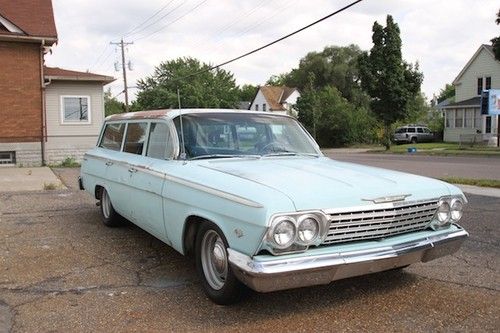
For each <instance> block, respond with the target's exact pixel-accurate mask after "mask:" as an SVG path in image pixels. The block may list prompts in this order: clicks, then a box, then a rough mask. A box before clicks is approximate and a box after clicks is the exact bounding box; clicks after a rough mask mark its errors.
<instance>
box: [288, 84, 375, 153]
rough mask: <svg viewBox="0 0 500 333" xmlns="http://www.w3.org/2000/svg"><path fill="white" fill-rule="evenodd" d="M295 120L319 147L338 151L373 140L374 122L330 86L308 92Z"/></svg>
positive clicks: (363, 111) (362, 110) (304, 94)
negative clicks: (347, 146)
mask: <svg viewBox="0 0 500 333" xmlns="http://www.w3.org/2000/svg"><path fill="white" fill-rule="evenodd" d="M296 108H297V110H298V112H299V116H298V119H299V121H300V122H301V123H302V124H304V126H305V127H306V128H307V129H308V131H309V132H311V133H313V135H314V136H315V137H316V140H317V142H318V143H319V145H320V146H322V147H338V146H344V145H347V144H352V143H358V142H369V141H371V140H372V139H373V137H374V135H373V128H374V120H373V118H372V117H371V116H370V113H369V112H368V110H367V109H364V108H356V107H355V106H354V105H353V104H352V103H349V101H348V100H347V99H345V98H344V97H342V94H341V93H340V91H339V90H338V89H337V88H336V87H333V86H326V87H323V88H320V89H316V88H314V89H310V88H307V89H306V90H305V91H304V92H303V94H302V95H301V97H300V98H299V99H298V101H297V105H296Z"/></svg>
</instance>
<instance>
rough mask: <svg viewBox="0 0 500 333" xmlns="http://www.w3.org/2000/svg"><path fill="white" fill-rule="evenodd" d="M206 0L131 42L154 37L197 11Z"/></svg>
mask: <svg viewBox="0 0 500 333" xmlns="http://www.w3.org/2000/svg"><path fill="white" fill-rule="evenodd" d="M207 1H208V0H202V1H200V2H199V3H198V4H197V5H196V6H194V7H193V8H191V9H190V10H188V11H187V12H186V13H184V14H183V15H181V16H179V17H178V18H176V19H175V20H173V21H171V22H169V23H168V24H166V25H164V26H163V27H161V28H160V29H158V30H155V31H153V32H152V33H150V34H148V35H144V36H142V37H139V38H136V39H134V40H133V42H136V41H138V40H141V39H145V38H150V37H152V36H154V35H156V34H157V33H159V32H160V31H162V30H164V29H166V28H167V27H169V26H171V25H172V24H174V23H175V22H177V21H179V20H181V19H182V18H184V17H185V16H187V15H188V14H191V13H192V12H194V11H195V10H197V9H198V8H199V7H200V6H202V5H203V4H204V3H205V2H207Z"/></svg>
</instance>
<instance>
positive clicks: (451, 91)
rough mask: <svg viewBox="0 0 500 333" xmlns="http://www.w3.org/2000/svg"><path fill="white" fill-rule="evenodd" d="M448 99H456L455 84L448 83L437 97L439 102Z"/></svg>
mask: <svg viewBox="0 0 500 333" xmlns="http://www.w3.org/2000/svg"><path fill="white" fill-rule="evenodd" d="M447 99H455V86H454V85H453V84H449V83H447V84H446V85H445V86H444V88H443V89H441V90H440V91H439V95H438V97H437V101H438V103H441V102H442V101H445V100H447Z"/></svg>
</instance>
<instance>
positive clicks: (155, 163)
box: [124, 121, 173, 244]
mask: <svg viewBox="0 0 500 333" xmlns="http://www.w3.org/2000/svg"><path fill="white" fill-rule="evenodd" d="M131 126H132V127H131ZM134 126H135V127H137V128H136V129H135V130H139V128H138V126H141V128H140V136H141V137H142V139H141V143H139V146H140V150H135V149H136V147H137V146H138V145H137V144H136V143H134V141H133V138H132V137H131V138H130V140H127V138H126V139H125V143H124V151H125V152H128V153H129V154H135V155H136V156H134V157H133V160H134V163H133V164H131V165H130V170H129V173H130V190H129V191H130V193H131V199H132V202H131V203H130V209H131V210H133V211H131V215H132V216H133V219H134V220H133V222H134V223H136V224H137V225H138V226H140V227H141V228H143V229H145V230H147V231H149V232H150V233H152V234H153V235H155V236H156V237H158V238H160V239H161V240H163V241H164V242H166V243H167V244H170V241H169V240H168V237H167V233H166V230H165V224H164V220H163V200H162V189H163V186H164V182H165V178H164V173H163V171H161V170H162V168H163V164H164V163H166V160H167V159H169V158H172V152H173V150H172V146H171V142H169V141H171V140H169V139H170V134H169V128H168V126H167V124H166V123H165V122H163V121H153V122H150V123H149V126H148V127H147V128H145V127H144V126H143V125H132V124H129V128H131V129H132V130H134V128H133V127H134ZM146 131H147V132H146ZM131 133H132V132H131ZM135 137H136V138H138V137H139V136H138V135H135ZM130 158H132V157H130Z"/></svg>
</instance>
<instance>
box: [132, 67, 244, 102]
mask: <svg viewBox="0 0 500 333" xmlns="http://www.w3.org/2000/svg"><path fill="white" fill-rule="evenodd" d="M209 67H210V65H209V64H206V63H201V62H200V61H199V60H197V59H194V58H189V57H188V58H178V59H175V60H169V61H166V62H162V63H161V64H160V65H158V66H157V67H156V68H155V70H154V73H153V74H152V75H151V76H148V77H146V78H144V79H141V80H138V82H137V86H138V88H139V92H138V93H137V99H136V100H135V103H133V109H142V110H152V109H162V108H177V107H178V100H177V89H179V91H180V99H181V107H183V108H234V107H236V105H237V103H238V88H237V87H236V84H235V81H234V77H233V74H231V73H230V72H228V71H226V70H224V69H220V68H218V69H214V70H211V71H205V72H203V73H200V74H197V75H192V74H193V73H197V72H199V71H202V70H206V69H208V68H209ZM190 75H192V76H190ZM188 76H189V77H188Z"/></svg>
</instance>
